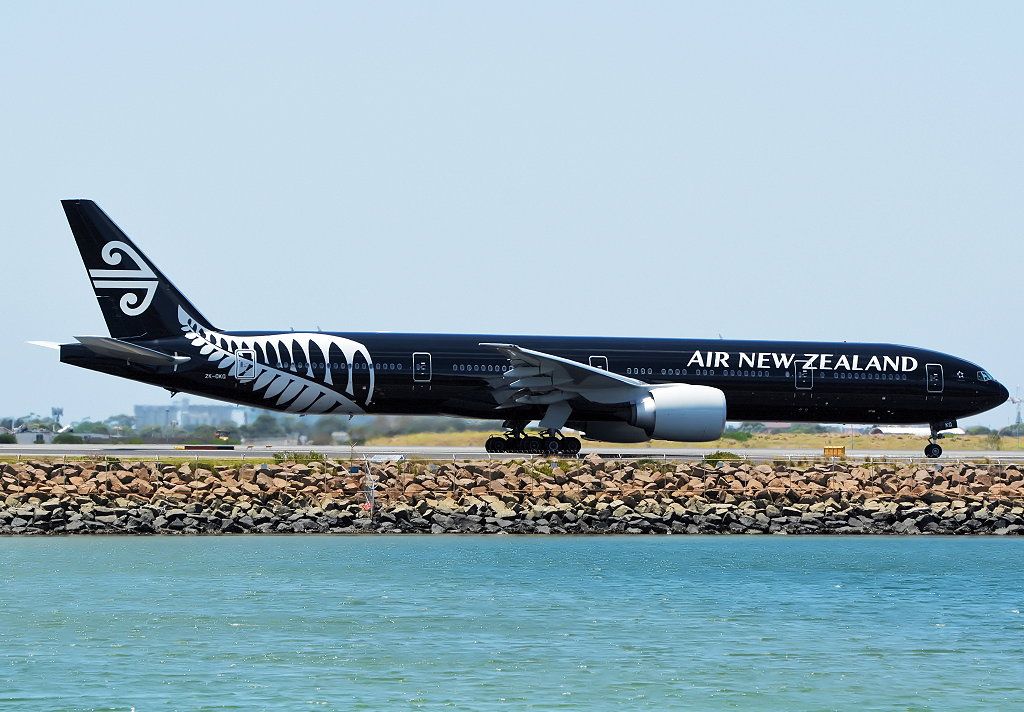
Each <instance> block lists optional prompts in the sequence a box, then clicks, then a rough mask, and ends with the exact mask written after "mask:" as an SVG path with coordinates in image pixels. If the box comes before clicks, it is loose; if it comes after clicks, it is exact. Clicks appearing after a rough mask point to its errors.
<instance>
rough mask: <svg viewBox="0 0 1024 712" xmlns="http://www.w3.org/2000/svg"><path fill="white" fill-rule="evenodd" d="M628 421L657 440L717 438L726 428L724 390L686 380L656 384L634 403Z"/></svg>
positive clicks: (680, 440)
mask: <svg viewBox="0 0 1024 712" xmlns="http://www.w3.org/2000/svg"><path fill="white" fill-rule="evenodd" d="M629 424H630V425H634V426H636V427H638V428H640V429H641V430H643V431H644V432H645V433H647V435H648V436H649V437H651V438H656V439H658V440H676V441H679V442H707V441H709V440H717V439H718V438H720V437H722V431H723V430H725V393H723V392H722V391H721V390H719V389H718V388H712V387H710V386H693V385H689V384H685V383H680V384H673V385H666V386H658V387H655V388H652V389H651V391H650V395H648V396H646V397H645V398H642V399H641V400H639V401H638V402H636V403H634V404H633V408H632V418H631V419H630V422H629Z"/></svg>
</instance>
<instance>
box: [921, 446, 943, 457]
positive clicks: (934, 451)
mask: <svg viewBox="0 0 1024 712" xmlns="http://www.w3.org/2000/svg"><path fill="white" fill-rule="evenodd" d="M941 454H942V448H941V447H940V446H939V444H938V443H928V444H927V445H925V447H924V456H925V457H931V458H936V457H938V456H939V455H941Z"/></svg>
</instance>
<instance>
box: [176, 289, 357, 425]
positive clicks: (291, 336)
mask: <svg viewBox="0 0 1024 712" xmlns="http://www.w3.org/2000/svg"><path fill="white" fill-rule="evenodd" d="M178 321H179V323H180V324H181V330H182V333H184V335H185V338H187V339H189V340H190V341H191V343H192V346H194V347H196V348H197V349H198V350H199V354H200V355H201V356H206V357H207V358H208V359H209V361H210V362H211V363H213V362H217V368H219V369H223V370H227V369H230V368H232V367H233V366H234V365H235V360H236V357H235V352H236V351H238V350H239V349H248V350H252V351H254V352H255V353H256V359H255V363H254V368H255V373H254V378H252V379H251V380H248V381H247V382H245V383H241V382H240V383H239V385H240V386H243V385H245V386H248V387H249V388H251V389H252V392H253V393H254V394H256V395H258V396H260V397H261V398H262V399H263V400H265V401H268V402H269V403H268V407H271V408H278V409H282V410H285V411H287V412H289V413H350V414H354V413H363V412H364V411H363V409H362V408H361V407H360V406H359V405H357V404H356V401H355V399H356V397H357V396H356V391H355V385H354V376H355V373H354V371H355V368H354V366H355V365H356V364H357V362H358V360H359V359H358V358H357V357H361V358H362V360H363V361H364V362H365V363H366V374H367V375H368V376H369V387H368V388H367V389H366V394H365V396H364V397H363V402H364V404H366V405H369V403H370V401H371V400H372V399H373V388H374V368H373V360H372V359H371V357H370V352H369V350H368V349H367V348H366V347H365V346H364V345H363V344H360V343H359V342H357V341H352V340H351V339H346V338H344V337H342V336H331V335H328V334H319V333H307V332H302V333H287V334H269V335H265V336H246V337H236V336H228V335H226V334H221V333H218V332H215V331H210V330H208V329H206V328H203V327H201V326H199V324H198V323H197V322H196V320H195V319H194V318H193V317H192V316H191V315H189V314H188V313H187V312H186V311H185V310H184V309H183V308H181V307H180V306H179V307H178ZM332 355H333V356H335V357H340V358H341V359H343V363H345V364H347V368H345V369H344V372H343V373H344V376H345V378H346V382H345V385H344V388H342V387H341V384H337V385H336V384H335V383H334V380H333V379H334V374H332V371H333V370H335V369H332V368H331V365H332ZM314 363H317V364H323V365H322V366H320V367H318V369H314V368H313V364H314ZM333 363H337V361H334V362H333ZM296 364H300V365H301V366H302V371H301V373H300V372H299V371H298V369H297V367H296ZM316 370H319V371H320V373H319V374H317V373H316ZM318 376H319V377H318ZM360 395H361V394H360Z"/></svg>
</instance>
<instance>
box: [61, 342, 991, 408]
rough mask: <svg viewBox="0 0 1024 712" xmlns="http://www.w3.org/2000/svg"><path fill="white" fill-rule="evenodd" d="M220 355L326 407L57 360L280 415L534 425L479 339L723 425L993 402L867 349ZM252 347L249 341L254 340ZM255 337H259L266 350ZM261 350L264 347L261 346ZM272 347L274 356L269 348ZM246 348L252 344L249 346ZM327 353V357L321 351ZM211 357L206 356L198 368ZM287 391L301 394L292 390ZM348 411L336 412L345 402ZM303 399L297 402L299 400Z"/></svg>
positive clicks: (958, 365)
mask: <svg viewBox="0 0 1024 712" xmlns="http://www.w3.org/2000/svg"><path fill="white" fill-rule="evenodd" d="M208 336H209V338H210V339H211V340H212V342H213V343H217V341H218V340H220V341H223V342H224V343H223V346H224V347H226V348H225V349H224V352H225V353H234V352H235V351H237V350H238V349H243V348H245V349H251V350H252V351H253V360H254V361H256V362H258V363H265V364H270V365H272V366H274V367H275V368H277V369H280V371H281V372H282V373H285V374H293V375H294V377H295V378H296V380H304V381H312V382H316V383H319V384H326V383H327V382H330V384H331V386H330V387H331V388H333V390H335V391H337V392H338V393H339V394H341V395H342V396H343V398H342V400H343V401H344V402H343V403H342V404H341V405H340V406H335V407H333V408H331V409H330V410H327V411H322V410H317V409H316V408H315V407H313V408H310V407H309V406H311V405H315V401H314V403H310V404H305V407H297V405H296V397H297V396H298V395H301V392H300V393H293V394H291V395H292V398H290V399H289V398H286V399H284V400H281V399H280V396H282V395H287V393H286V392H285V391H281V392H280V395H278V394H275V396H274V397H270V398H268V397H266V396H265V395H261V394H260V393H259V392H257V391H256V390H255V389H254V388H253V385H254V384H253V383H252V381H246V380H245V377H244V375H243V376H242V377H241V378H240V377H239V365H238V363H236V362H232V364H230V365H229V366H222V365H220V363H221V359H220V358H219V357H218V358H216V359H214V356H216V354H214V355H213V356H207V355H206V354H200V353H199V351H200V348H197V346H195V345H194V343H193V341H194V340H188V339H184V338H167V339H158V340H154V341H151V342H141V343H144V344H146V345H148V346H149V347H151V348H153V349H156V350H159V351H162V352H165V353H176V354H184V355H189V356H192V358H191V360H190V361H189V362H188V363H186V364H183V365H181V366H177V367H173V368H172V367H150V366H140V365H136V364H132V363H127V362H125V361H118V360H116V359H109V358H101V357H97V356H96V355H95V354H94V353H92V352H90V351H89V350H88V349H86V348H85V347H82V346H77V345H65V346H63V347H62V351H61V360H62V361H64V362H66V363H71V364H75V365H78V366H83V367H85V368H90V369H94V370H98V371H104V372H106V373H112V374H115V375H118V376H123V377H126V378H130V379H133V380H138V381H144V382H146V383H151V384H153V385H157V386H161V387H164V388H167V389H169V390H172V391H181V392H187V393H194V394H197V395H203V396H208V397H211V398H216V399H220V400H226V401H231V402H236V403H244V404H247V405H253V406H258V407H262V408H271V409H275V410H281V411H290V412H311V413H312V412H342V413H348V412H366V413H382V414H384V413H388V414H418V415H423V414H443V415H454V416H463V417H472V418H494V419H507V418H510V417H516V418H523V419H536V418H540V417H541V416H542V414H543V412H544V407H543V406H522V407H519V408H516V409H514V410H508V409H503V410H498V409H497V407H496V406H497V403H496V401H495V398H494V396H493V392H494V388H495V387H496V385H497V384H500V382H501V374H502V372H503V371H504V370H505V369H507V368H508V367H509V362H508V359H507V358H506V357H505V356H504V355H502V354H501V353H499V352H497V351H495V350H494V349H492V348H488V347H483V346H480V345H479V344H481V343H483V342H495V341H501V342H507V343H514V344H517V345H519V346H522V347H526V348H530V349H535V350H537V351H543V352H546V353H550V354H553V355H555V356H560V357H563V358H567V359H571V360H574V361H579V362H582V363H585V364H590V365H593V366H597V367H600V368H606V369H607V370H610V371H612V372H614V373H618V374H621V375H626V376H630V377H632V378H636V379H638V380H641V381H644V382H646V383H651V384H661V383H688V384H697V385H707V386H713V387H715V388H719V389H721V390H722V391H723V392H724V393H725V397H726V402H727V409H728V418H729V420H733V421H741V420H754V421H765V420H769V421H797V422H838V423H869V424H871V423H878V424H882V423H890V424H909V423H943V422H945V421H951V420H955V419H958V418H962V417H965V416H969V415H973V414H976V413H979V412H982V411H985V410H987V409H989V408H992V407H994V406H996V405H999V404H1001V403H1002V402H1004V401H1005V400H1006V398H1007V392H1006V389H1005V388H1004V387H1003V386H1002V385H1000V384H999V383H998V382H996V381H994V380H992V379H991V377H989V376H988V374H987V373H986V372H985V371H984V369H982V368H981V367H980V366H978V365H976V364H973V363H971V362H969V361H965V360H963V359H960V358H957V357H954V356H950V355H948V354H944V353H939V352H935V351H928V350H925V349H919V348H913V347H907V346H895V345H891V344H868V343H845V342H844V343H819V342H777V341H728V340H699V339H644V338H601V337H594V338H591V337H559V336H486V335H455V334H453V335H438V334H390V333H337V334H319V333H316V334H310V333H293V332H225V333H223V334H216V335H208ZM260 338H262V339H263V342H264V343H263V345H262V346H258V345H257V344H255V343H254V342H255V341H257V340H259V339H260ZM311 338H314V339H319V340H321V342H323V340H325V339H327V340H329V339H332V338H338V339H342V340H345V341H348V342H352V343H355V344H359V345H360V346H361V347H363V348H362V349H360V350H359V351H358V352H357V353H355V355H354V357H353V355H352V354H349V355H348V356H347V357H346V356H345V355H343V354H341V353H340V352H332V349H331V348H327V347H323V348H317V347H316V346H315V345H310V343H309V342H310V339H311ZM268 339H269V340H270V341H269V342H268ZM267 343H272V344H274V346H273V347H268V346H267ZM282 344H285V345H286V346H287V347H286V348H283V349H282V348H281V345H282ZM254 346H255V347H256V348H253V347H254ZM324 351H327V353H323V352H324ZM211 359H214V360H211ZM300 391H301V389H300ZM349 401H350V402H351V403H352V406H349V405H348V404H347V402H349ZM304 403H305V401H300V404H304ZM620 417H621V413H620V412H618V410H617V408H616V407H615V406H600V405H595V404H592V403H588V402H586V401H578V402H574V403H573V413H572V420H573V421H578V420H589V421H594V420H616V419H619V418H620Z"/></svg>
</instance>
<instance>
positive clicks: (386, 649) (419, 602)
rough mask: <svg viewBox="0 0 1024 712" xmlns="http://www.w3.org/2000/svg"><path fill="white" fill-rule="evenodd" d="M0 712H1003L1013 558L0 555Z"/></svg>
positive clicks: (203, 552)
mask: <svg viewBox="0 0 1024 712" xmlns="http://www.w3.org/2000/svg"><path fill="white" fill-rule="evenodd" d="M0 596H2V598H0V709H2V710H8V709H10V710H100V709H102V710H124V711H125V712H127V711H128V710H130V709H131V708H132V707H134V708H135V709H136V710H137V711H138V712H143V711H144V710H196V709H210V710H219V709H224V710H254V709H288V710H302V709H310V710H352V709H364V710H377V709H386V708H391V709H406V708H420V709H444V708H449V709H470V710H487V709H510V710H511V709H535V710H596V709H607V710H621V709H627V710H628V709H638V708H646V709H694V710H719V709H721V710H769V709H776V710H831V709H837V710H871V709H878V710H883V709H884V710H889V709H893V710H940V709H941V710H1022V709H1024V613H1022V611H1024V539H1002V538H999V539H996V538H938V537H915V538H885V537H879V538H829V537H821V538H817V537H807V538H803V537H771V538H769V537H661V538H657V537H590V538H583V537H580V538H576V537H500V536H493V537H459V536H435V537H327V536H322V537H321V536H315V537H314V536H292V537H269V536H261V537H216V538H214V537H209V538H196V537H193V538H185V537H181V538H172V537H148V538H142V537H140V538H130V537H66V538H56V537H55V538H4V539H0Z"/></svg>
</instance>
